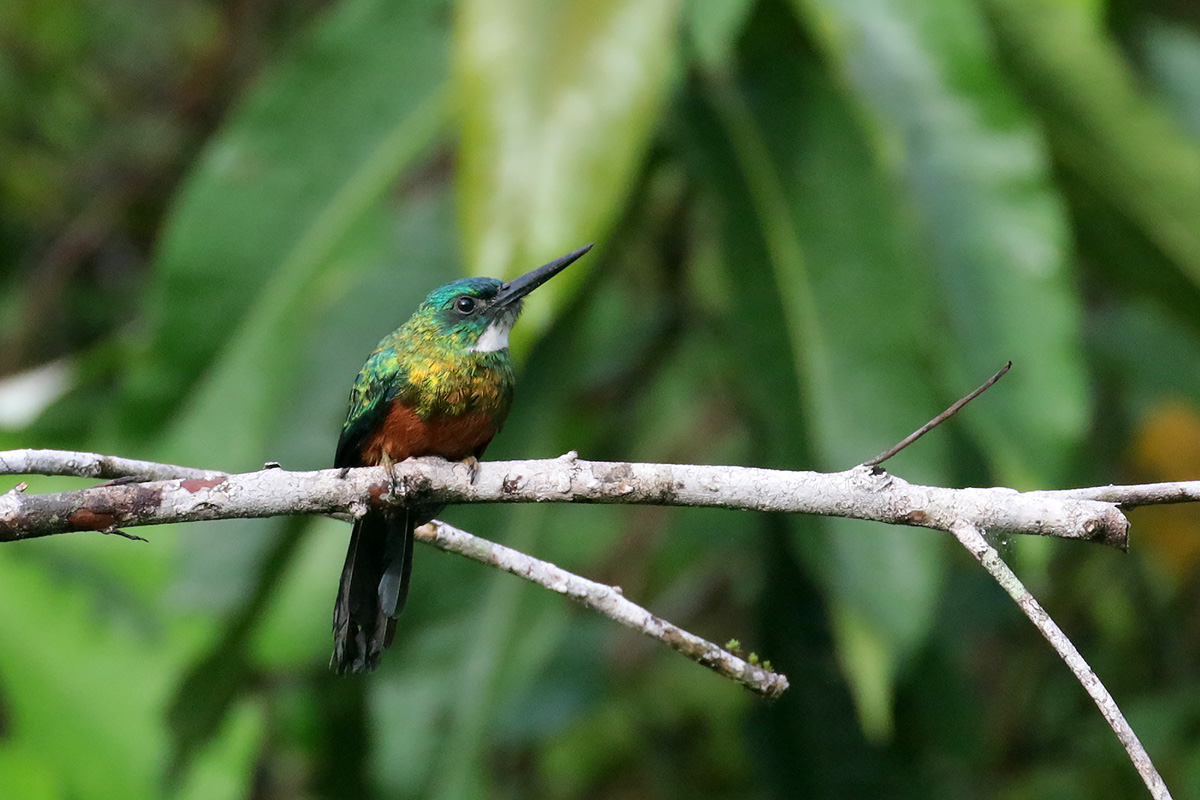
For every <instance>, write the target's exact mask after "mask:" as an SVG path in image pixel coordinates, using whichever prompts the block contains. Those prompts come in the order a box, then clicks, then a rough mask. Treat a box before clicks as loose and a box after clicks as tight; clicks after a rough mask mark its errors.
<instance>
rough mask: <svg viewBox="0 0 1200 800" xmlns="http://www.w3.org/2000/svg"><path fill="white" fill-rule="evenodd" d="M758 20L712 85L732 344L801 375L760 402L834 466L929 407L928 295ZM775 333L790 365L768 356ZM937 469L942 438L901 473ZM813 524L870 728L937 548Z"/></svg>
mask: <svg viewBox="0 0 1200 800" xmlns="http://www.w3.org/2000/svg"><path fill="white" fill-rule="evenodd" d="M770 13H771V12H768V13H767V14H764V15H763V16H761V17H760V18H759V19H758V20H757V21H756V24H755V26H754V27H753V29H752V31H751V38H750V39H749V41H748V42H747V44H746V50H747V51H748V56H747V59H746V63H745V68H744V70H743V74H742V76H741V80H739V81H733V80H731V79H729V78H726V77H723V76H721V75H719V74H718V75H715V76H713V77H712V78H711V79H710V84H709V86H710V91H709V96H710V98H711V100H712V102H713V105H714V108H715V109H716V111H717V114H718V117H719V119H720V122H721V124H722V126H723V128H724V130H725V132H726V134H727V136H728V138H729V141H730V143H731V147H732V159H733V161H734V163H736V164H737V165H738V167H739V168H740V173H741V175H740V178H739V179H738V182H739V183H740V184H741V188H734V187H735V186H736V184H735V185H734V186H727V187H725V189H724V191H725V193H726V195H727V196H726V204H727V205H728V206H729V207H730V209H732V212H731V214H732V219H731V224H730V225H729V226H728V227H727V229H726V230H727V233H726V248H727V251H728V254H727V260H728V261H729V263H730V264H731V291H732V292H733V294H734V296H735V298H736V301H735V303H734V304H733V313H734V314H735V315H737V317H739V318H740V319H739V320H738V322H737V323H735V327H736V328H738V329H741V330H743V331H744V335H746V336H747V338H746V339H743V340H742V341H740V342H738V346H739V347H741V348H742V349H743V350H745V351H747V352H753V353H755V356H754V358H753V359H752V360H750V362H749V364H750V365H751V366H750V369H752V370H753V371H754V372H759V371H779V372H781V373H784V374H786V373H792V374H794V375H796V376H798V380H799V385H800V387H801V388H800V391H799V396H798V397H797V398H796V400H797V401H798V407H797V411H795V412H792V411H790V410H789V407H790V401H789V400H788V399H787V397H786V396H780V395H778V394H777V395H775V396H771V397H767V398H765V399H764V402H766V403H772V404H776V405H779V406H780V407H781V408H782V409H784V412H783V413H799V414H801V415H803V417H804V419H805V421H806V425H805V427H806V429H807V433H806V435H807V438H808V446H807V447H806V448H804V449H803V450H802V449H800V448H796V447H793V451H792V456H793V458H802V457H803V454H804V451H805V450H811V452H812V455H813V456H814V457H815V458H816V460H817V463H815V464H814V463H804V462H799V463H797V462H793V464H792V466H793V467H815V468H821V469H844V468H846V467H848V466H850V465H852V464H854V463H858V462H861V461H864V460H866V459H867V458H869V457H871V456H872V455H875V454H876V453H877V452H879V451H881V450H883V449H884V448H886V447H887V446H888V445H889V444H891V443H892V442H893V441H894V440H897V439H899V438H901V437H902V436H903V435H904V434H905V433H907V432H908V431H909V430H911V429H913V428H915V427H917V426H918V425H920V424H921V422H922V421H924V419H925V418H927V417H928V416H930V415H931V414H932V413H935V412H936V410H937V408H938V405H939V402H938V400H937V394H936V392H935V391H934V389H933V387H932V386H931V385H930V382H929V381H928V380H926V379H925V378H924V377H923V376H924V374H925V365H926V364H927V363H928V361H929V360H930V359H931V358H932V357H933V354H934V349H933V346H932V331H931V330H930V328H929V325H928V320H929V319H930V318H931V317H932V316H934V313H933V310H932V309H933V307H934V296H933V295H932V293H931V291H930V289H931V287H930V281H929V280H928V276H927V275H926V274H925V273H924V272H922V270H921V269H920V268H919V263H918V261H917V258H916V248H915V245H914V241H913V239H914V237H913V234H912V231H911V230H910V229H909V228H908V227H907V226H906V222H907V217H906V215H905V213H904V204H903V202H902V200H901V196H900V194H899V192H897V191H896V188H895V187H894V186H893V185H892V182H891V180H890V179H889V177H888V176H887V174H886V173H885V171H884V170H882V169H881V168H880V164H879V163H878V160H877V156H876V154H874V153H873V152H872V151H871V149H870V147H869V146H868V141H867V139H866V138H865V137H864V136H863V135H862V132H861V130H860V129H859V127H858V125H857V123H856V120H855V118H854V115H853V112H852V109H851V108H850V107H849V105H848V104H847V103H846V101H845V99H844V98H843V97H842V96H841V95H840V94H839V93H838V92H837V91H836V89H835V87H833V86H832V85H831V83H830V82H829V81H828V80H827V79H824V78H822V77H821V75H820V73H819V72H817V71H816V70H815V69H813V67H814V65H815V60H814V59H813V58H811V56H807V57H802V56H793V57H791V58H788V59H781V58H779V57H778V55H777V54H778V53H779V52H784V51H786V50H787V49H792V50H793V51H796V50H798V49H799V46H800V37H799V34H798V32H797V31H796V28H795V23H794V22H793V21H791V20H788V19H787V18H786V17H784V18H783V19H782V20H780V19H777V18H775V17H772V16H770ZM728 158H729V156H724V157H723V156H721V155H720V154H719V153H711V154H709V157H708V159H709V161H713V162H717V161H721V160H728ZM743 193H744V194H743ZM755 228H757V231H756V234H755V235H756V236H758V237H761V244H759V245H756V244H754V237H753V236H752V235H751V233H750V232H751V231H752V230H754V229H755ZM760 263H761V264H762V266H761V267H760V266H757V265H758V264H760ZM764 282H769V283H765V285H764ZM767 287H773V293H774V296H772V289H771V288H767ZM772 328H779V329H782V331H783V337H784V340H785V341H786V344H787V350H786V351H785V353H787V355H786V358H790V359H791V362H792V363H790V364H786V363H784V364H780V363H776V362H777V361H778V360H779V358H780V355H779V352H778V351H777V350H775V349H774V346H773V345H772V344H770V342H774V341H778V340H779V339H780V334H779V333H776V332H774V331H772V330H771V329H772ZM752 380H753V379H752ZM762 413H763V414H764V415H766V414H770V413H771V412H770V411H768V410H764V411H763V412H762ZM944 461H945V447H944V441H938V440H927V442H923V443H922V446H921V447H920V448H917V450H916V451H915V452H913V453H911V454H906V455H905V460H904V461H902V462H900V463H902V464H904V470H905V473H906V474H907V475H910V476H911V477H913V478H916V479H919V480H939V479H944V477H945V474H946V470H945V467H944ZM822 528H823V530H824V531H825V535H824V536H822V537H821V538H820V540H819V542H820V543H819V544H817V543H816V541H814V539H813V537H812V536H811V534H806V535H805V536H802V537H800V538H798V539H797V544H798V546H799V547H800V549H801V551H802V553H803V554H804V555H805V556H806V559H807V562H808V565H809V567H810V568H811V569H812V570H813V571H814V574H815V575H816V576H817V577H818V578H819V579H820V581H821V582H822V584H823V585H824V587H825V589H826V591H827V592H828V594H829V600H830V604H831V609H832V612H833V614H832V618H833V622H834V624H835V631H836V633H837V635H838V640H839V651H840V653H841V656H842V660H843V665H844V667H845V669H846V672H847V675H848V677H849V678H850V682H851V686H852V688H853V690H854V692H855V696H856V699H857V701H858V706H859V711H860V714H861V717H862V720H863V723H864V726H865V728H866V729H867V730H868V731H869V732H871V733H872V734H876V735H882V734H884V733H885V732H886V731H887V730H888V727H889V725H890V719H891V692H892V685H893V683H894V680H895V676H896V674H897V672H898V670H899V669H900V668H901V666H902V665H903V664H904V662H905V661H906V659H907V658H908V657H909V656H910V655H911V654H912V653H913V651H914V650H915V648H916V647H917V646H919V645H920V644H921V642H923V641H924V638H925V636H926V635H927V633H928V631H929V626H930V624H931V622H932V616H933V611H934V605H935V601H936V598H937V596H938V590H939V587H940V585H941V575H942V572H943V569H944V567H943V563H942V558H941V550H940V548H939V546H938V541H937V539H936V538H935V537H929V536H919V535H918V536H914V535H913V533H912V532H911V531H903V530H897V529H887V528H882V527H880V526H869V525H863V524H861V523H853V522H848V521H837V520H835V521H829V522H828V523H827V524H826V525H823V526H822Z"/></svg>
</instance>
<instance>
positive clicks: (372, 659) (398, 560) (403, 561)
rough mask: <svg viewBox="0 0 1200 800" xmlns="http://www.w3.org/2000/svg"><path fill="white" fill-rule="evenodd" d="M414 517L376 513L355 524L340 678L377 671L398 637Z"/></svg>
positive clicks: (342, 599) (337, 647) (336, 638)
mask: <svg viewBox="0 0 1200 800" xmlns="http://www.w3.org/2000/svg"><path fill="white" fill-rule="evenodd" d="M415 521H416V520H415V515H414V514H413V513H411V512H410V511H409V510H408V509H403V508H400V509H396V510H394V511H389V512H384V513H380V512H372V513H370V514H366V515H364V516H362V517H360V518H359V519H358V520H357V521H356V522H355V523H354V532H353V533H352V534H350V549H349V550H347V552H346V565H345V566H344V567H342V580H341V583H340V585H339V586H338V596H337V604H336V605H335V606H334V607H333V658H332V659H330V662H329V666H330V667H331V668H332V669H334V670H336V671H337V673H338V674H339V675H342V674H345V673H347V672H373V671H374V670H375V669H376V668H377V667H378V666H379V659H380V657H381V656H382V655H383V651H384V649H385V648H387V647H389V646H390V645H391V643H392V637H393V636H394V635H395V632H396V617H398V616H400V612H401V611H403V610H404V602H405V600H406V599H407V597H408V584H409V575H410V574H411V572H412V551H413V528H415V527H416V526H415V525H414V524H413V523H414V522H415Z"/></svg>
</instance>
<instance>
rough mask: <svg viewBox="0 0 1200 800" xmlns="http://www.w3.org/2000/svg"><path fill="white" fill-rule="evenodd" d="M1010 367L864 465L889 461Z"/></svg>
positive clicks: (1003, 369) (1004, 368)
mask: <svg viewBox="0 0 1200 800" xmlns="http://www.w3.org/2000/svg"><path fill="white" fill-rule="evenodd" d="M1010 369H1012V362H1011V361H1009V362H1008V363H1007V364H1005V365H1004V366H1003V367H1001V368H1000V371H999V372H997V373H996V374H995V375H993V376H992V377H990V378H988V379H987V382H986V383H984V384H983V386H980V387H979V388H978V389H976V390H975V391H973V392H971V393H970V394H969V395H967V396H966V397H964V398H962V399H961V400H959V401H958V402H957V403H955V404H954V405H952V406H950V407H949V408H947V409H946V410H945V411H943V412H942V413H940V414H938V415H937V416H936V417H934V418H933V419H931V420H929V422H926V423H925V424H924V425H922V426H921V427H920V428H917V429H916V430H915V431H913V432H912V433H910V434H909V435H908V436H905V437H904V439H902V440H901V441H900V442H898V443H897V444H895V445H893V446H892V447H890V448H889V449H887V450H884V451H883V452H882V453H880V454H879V455H877V456H875V457H874V458H872V459H871V460H870V461H864V462H863V463H862V465H863V466H864V467H877V466H879V465H880V464H882V463H883V462H885V461H887V460H888V459H889V458H891V457H892V456H894V455H896V453H899V452H900V451H901V450H903V449H904V448H906V447H908V446H909V445H910V444H912V443H913V442H915V441H916V440H917V439H920V438H921V437H922V436H924V435H925V434H927V433H929V432H930V431H931V430H933V429H934V428H936V427H937V426H938V425H941V424H942V423H943V422H945V421H946V420H948V419H950V418H951V417H953V416H954V415H955V414H957V413H958V412H959V409H961V408H962V407H963V406H965V405H966V404H967V403H969V402H971V401H972V400H974V399H975V398H976V397H979V395H981V394H983V393H984V392H986V391H987V390H988V389H990V388H992V386H993V385H994V384H995V383H996V381H998V380H1000V379H1001V378H1003V377H1004V373H1006V372H1008V371H1009V370H1010Z"/></svg>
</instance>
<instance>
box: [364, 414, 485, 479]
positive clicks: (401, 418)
mask: <svg viewBox="0 0 1200 800" xmlns="http://www.w3.org/2000/svg"><path fill="white" fill-rule="evenodd" d="M496 430H497V426H496V425H495V424H494V423H493V422H492V417H491V416H490V415H489V414H486V413H484V412H481V411H473V412H468V413H466V414H457V415H453V416H451V415H439V414H434V415H432V416H430V417H429V418H428V419H421V417H420V416H418V415H417V413H416V412H415V411H413V410H412V409H410V408H408V407H407V406H404V405H401V404H400V403H399V402H393V403H392V407H391V409H389V410H388V414H387V416H386V417H385V418H384V421H383V424H382V425H380V426H379V428H378V430H376V432H375V433H374V434H372V435H371V436H369V437H368V438H367V440H366V443H365V444H364V445H363V448H362V451H361V456H362V463H363V465H364V466H372V465H375V464H378V463H380V461H381V460H382V458H383V454H384V453H387V454H388V456H389V457H390V458H391V459H392V461H403V460H404V459H406V458H412V457H419V456H441V457H442V458H445V459H447V460H449V461H462V460H463V459H465V458H467V457H468V456H475V457H476V458H478V457H479V456H481V455H483V451H484V450H485V449H486V448H487V446H488V442H490V441H492V437H493V436H495V435H496Z"/></svg>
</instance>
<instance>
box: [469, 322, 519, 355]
mask: <svg viewBox="0 0 1200 800" xmlns="http://www.w3.org/2000/svg"><path fill="white" fill-rule="evenodd" d="M511 329H512V322H510V321H509V320H508V319H505V318H502V319H498V320H495V321H494V322H493V323H492V324H491V325H488V326H487V329H486V330H484V332H483V333H482V334H480V335H479V341H477V342H476V343H475V344H473V345H471V346H470V347H468V348H467V349H468V350H469V351H471V352H472V353H494V352H496V351H497V350H504V349H505V348H507V347H508V332H509V331H510V330H511Z"/></svg>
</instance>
